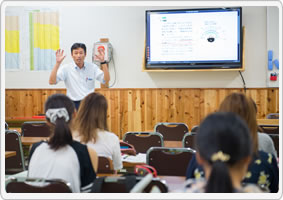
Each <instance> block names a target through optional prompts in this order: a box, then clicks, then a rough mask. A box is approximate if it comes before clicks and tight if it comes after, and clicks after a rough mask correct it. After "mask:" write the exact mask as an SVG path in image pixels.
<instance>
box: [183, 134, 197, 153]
mask: <svg viewBox="0 0 283 200" xmlns="http://www.w3.org/2000/svg"><path fill="white" fill-rule="evenodd" d="M195 137H196V132H190V133H186V134H185V135H184V137H183V141H182V143H183V147H184V148H191V149H196V147H195Z"/></svg>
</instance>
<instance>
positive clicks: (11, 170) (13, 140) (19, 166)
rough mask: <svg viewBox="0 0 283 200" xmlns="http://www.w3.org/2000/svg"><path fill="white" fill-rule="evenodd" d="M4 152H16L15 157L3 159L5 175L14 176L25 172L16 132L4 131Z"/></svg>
mask: <svg viewBox="0 0 283 200" xmlns="http://www.w3.org/2000/svg"><path fill="white" fill-rule="evenodd" d="M5 151H16V156H13V157H10V158H7V159H5V174H16V173H19V172H21V171H24V170H25V164H24V153H23V147H22V142H21V136H20V134H19V133H18V132H17V131H13V130H6V131H5Z"/></svg>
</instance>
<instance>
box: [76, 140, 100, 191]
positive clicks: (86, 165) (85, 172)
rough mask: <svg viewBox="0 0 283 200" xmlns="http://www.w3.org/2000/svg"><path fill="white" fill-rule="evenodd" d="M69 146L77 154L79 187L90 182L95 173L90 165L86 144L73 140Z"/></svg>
mask: <svg viewBox="0 0 283 200" xmlns="http://www.w3.org/2000/svg"><path fill="white" fill-rule="evenodd" d="M70 146H71V147H72V148H73V149H74V151H75V152H76V154H77V157H78V160H79V164H80V175H81V187H84V186H86V185H88V184H90V183H92V182H93V180H94V179H95V178H96V173H95V171H94V169H93V167H92V163H91V160H90V157H89V153H88V150H87V146H86V145H84V144H81V143H79V142H77V141H73V142H72V143H71V144H70Z"/></svg>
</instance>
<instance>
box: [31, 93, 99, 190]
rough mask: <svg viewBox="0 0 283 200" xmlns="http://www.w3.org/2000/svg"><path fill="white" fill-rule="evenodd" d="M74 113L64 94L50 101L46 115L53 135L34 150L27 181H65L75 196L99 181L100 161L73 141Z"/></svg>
mask: <svg viewBox="0 0 283 200" xmlns="http://www.w3.org/2000/svg"><path fill="white" fill-rule="evenodd" d="M74 111H75V105H74V103H73V102H72V101H71V100H70V99H69V98H68V97H67V96H65V95H63V94H54V95H52V96H50V97H49V98H48V99H47V101H46V104H45V114H46V119H47V123H48V125H50V126H51V129H53V130H52V132H53V133H52V135H51V137H50V140H49V141H48V142H43V141H42V142H39V143H36V144H34V145H33V146H32V148H31V151H30V155H29V160H30V161H29V169H28V177H30V178H32V177H34V178H46V179H56V178H57V179H63V180H65V181H66V182H68V183H70V184H71V190H72V192H80V191H81V188H86V187H87V186H88V185H90V184H91V183H92V182H93V181H94V179H95V178H96V173H95V172H96V170H97V164H98V157H97V154H96V152H95V151H94V150H93V149H90V148H87V146H86V145H84V144H81V143H79V142H77V141H74V140H73V138H72V134H71V131H70V128H69V125H70V123H71V121H72V118H73V115H74Z"/></svg>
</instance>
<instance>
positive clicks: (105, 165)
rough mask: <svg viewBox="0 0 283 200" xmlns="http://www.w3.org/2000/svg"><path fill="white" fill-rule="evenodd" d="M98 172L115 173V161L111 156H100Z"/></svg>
mask: <svg viewBox="0 0 283 200" xmlns="http://www.w3.org/2000/svg"><path fill="white" fill-rule="evenodd" d="M97 173H100V174H113V173H114V169H113V163H112V160H111V159H110V158H107V157H103V156H98V168H97Z"/></svg>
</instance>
